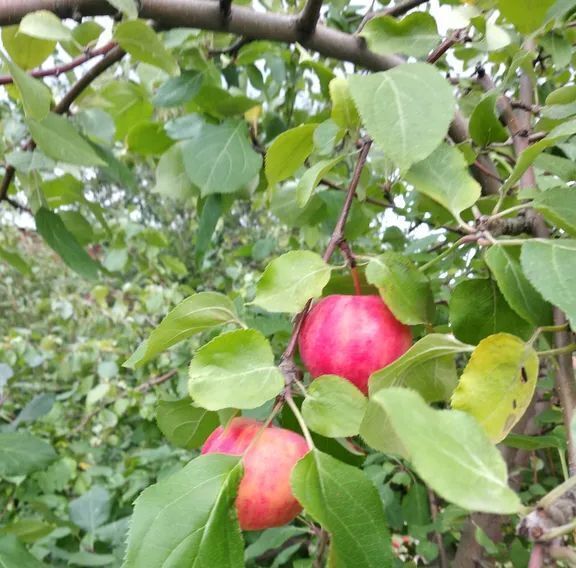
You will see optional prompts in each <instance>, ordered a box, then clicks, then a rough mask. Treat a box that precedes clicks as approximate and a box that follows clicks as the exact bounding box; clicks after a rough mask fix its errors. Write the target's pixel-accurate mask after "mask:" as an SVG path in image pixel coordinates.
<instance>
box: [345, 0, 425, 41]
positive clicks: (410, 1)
mask: <svg viewBox="0 0 576 568" xmlns="http://www.w3.org/2000/svg"><path fill="white" fill-rule="evenodd" d="M426 2H428V0H407V1H406V2H403V3H402V4H397V5H396V6H392V7H391V8H386V9H385V10H378V11H376V12H372V11H370V12H368V13H367V14H366V15H365V16H364V18H363V19H362V21H361V22H360V25H359V26H358V29H357V30H356V33H358V32H360V31H362V28H363V27H364V26H365V25H366V24H367V23H368V22H369V21H370V20H371V19H372V18H377V17H378V16H394V17H398V16H403V15H404V14H406V12H409V11H410V10H412V9H413V8H417V7H418V6H420V5H421V4H426Z"/></svg>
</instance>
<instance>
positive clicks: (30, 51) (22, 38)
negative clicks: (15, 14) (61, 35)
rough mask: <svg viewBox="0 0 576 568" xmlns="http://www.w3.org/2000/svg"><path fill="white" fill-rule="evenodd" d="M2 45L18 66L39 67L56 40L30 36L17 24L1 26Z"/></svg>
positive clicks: (50, 51) (51, 50)
mask: <svg viewBox="0 0 576 568" xmlns="http://www.w3.org/2000/svg"><path fill="white" fill-rule="evenodd" d="M2 45H4V48H5V49H6V51H7V52H8V55H9V56H10V58H11V59H12V61H14V63H15V64H16V65H18V67H21V68H22V69H34V67H39V66H40V65H41V64H42V63H44V61H46V59H48V57H50V54H51V53H52V52H53V51H54V48H55V47H56V42H54V41H46V40H43V39H37V38H35V37H30V36H28V35H26V34H23V33H22V32H20V31H19V29H18V26H5V27H3V28H2Z"/></svg>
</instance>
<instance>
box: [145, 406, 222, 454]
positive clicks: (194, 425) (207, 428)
mask: <svg viewBox="0 0 576 568" xmlns="http://www.w3.org/2000/svg"><path fill="white" fill-rule="evenodd" d="M156 422H157V423H158V428H160V430H161V431H162V434H164V436H166V438H167V439H168V441H169V442H170V443H171V444H172V445H174V446H177V447H178V448H184V449H186V450H193V449H196V448H199V447H200V446H201V445H202V444H203V443H204V442H205V441H206V438H207V437H208V436H209V435H210V433H211V432H213V431H214V430H215V429H216V428H217V427H218V426H220V420H219V419H218V414H217V413H215V412H209V411H208V410H205V409H204V408H198V407H196V406H194V404H193V403H192V401H191V400H190V399H189V398H183V399H182V400H161V401H159V402H158V406H157V408H156Z"/></svg>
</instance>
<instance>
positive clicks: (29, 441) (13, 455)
mask: <svg viewBox="0 0 576 568" xmlns="http://www.w3.org/2000/svg"><path fill="white" fill-rule="evenodd" d="M56 457H57V456H56V453H55V452H54V450H53V449H52V446H50V445H49V444H47V443H46V442H45V441H44V440H41V439H40V438H36V437H35V436H32V435H30V434H27V433H24V432H0V476H5V477H10V476H14V475H28V474H29V473H32V472H33V471H38V470H41V469H44V468H45V467H46V466H47V465H49V464H50V463H52V462H53V461H54V460H55V459H56Z"/></svg>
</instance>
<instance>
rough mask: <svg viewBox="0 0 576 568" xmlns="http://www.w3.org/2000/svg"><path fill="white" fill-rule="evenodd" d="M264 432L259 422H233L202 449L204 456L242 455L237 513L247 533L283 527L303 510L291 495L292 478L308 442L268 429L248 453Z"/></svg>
mask: <svg viewBox="0 0 576 568" xmlns="http://www.w3.org/2000/svg"><path fill="white" fill-rule="evenodd" d="M261 430H262V423H261V422H258V421H257V420H252V419H250V418H234V419H233V420H232V421H231V422H230V424H228V426H227V427H226V428H223V427H222V426H220V427H219V428H216V430H214V432H212V434H210V436H209V437H208V439H207V440H206V442H205V443H204V446H203V447H202V453H203V454H213V453H219V454H229V455H233V456H241V455H243V458H242V462H243V465H244V477H243V478H242V480H241V481H240V486H239V488H238V496H237V497H236V510H237V511H238V521H239V523H240V528H241V529H242V530H245V531H256V530H262V529H267V528H270V527H278V526H281V525H284V524H286V523H289V522H290V521H291V520H292V519H294V518H295V517H296V515H298V513H300V511H301V510H302V507H301V505H300V503H298V501H297V500H296V498H295V497H294V495H293V494H292V489H291V487H290V475H291V474H292V469H293V468H294V466H295V465H296V462H297V461H298V460H299V459H300V458H302V457H303V456H304V455H305V454H306V453H308V451H309V450H308V445H307V444H306V440H305V439H304V438H303V437H302V436H300V435H299V434H296V433H295V432H292V431H291V430H285V429H284V428H278V427H276V426H268V427H267V428H265V429H264V430H263V431H262V432H261V434H260V436H259V438H258V439H257V440H256V441H255V442H254V444H253V445H252V446H251V447H250V449H249V450H248V451H247V452H246V449H247V448H248V446H250V444H251V442H252V440H253V439H254V437H255V436H256V435H258V433H259V432H260V431H261ZM244 452H246V453H245V454H244Z"/></svg>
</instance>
